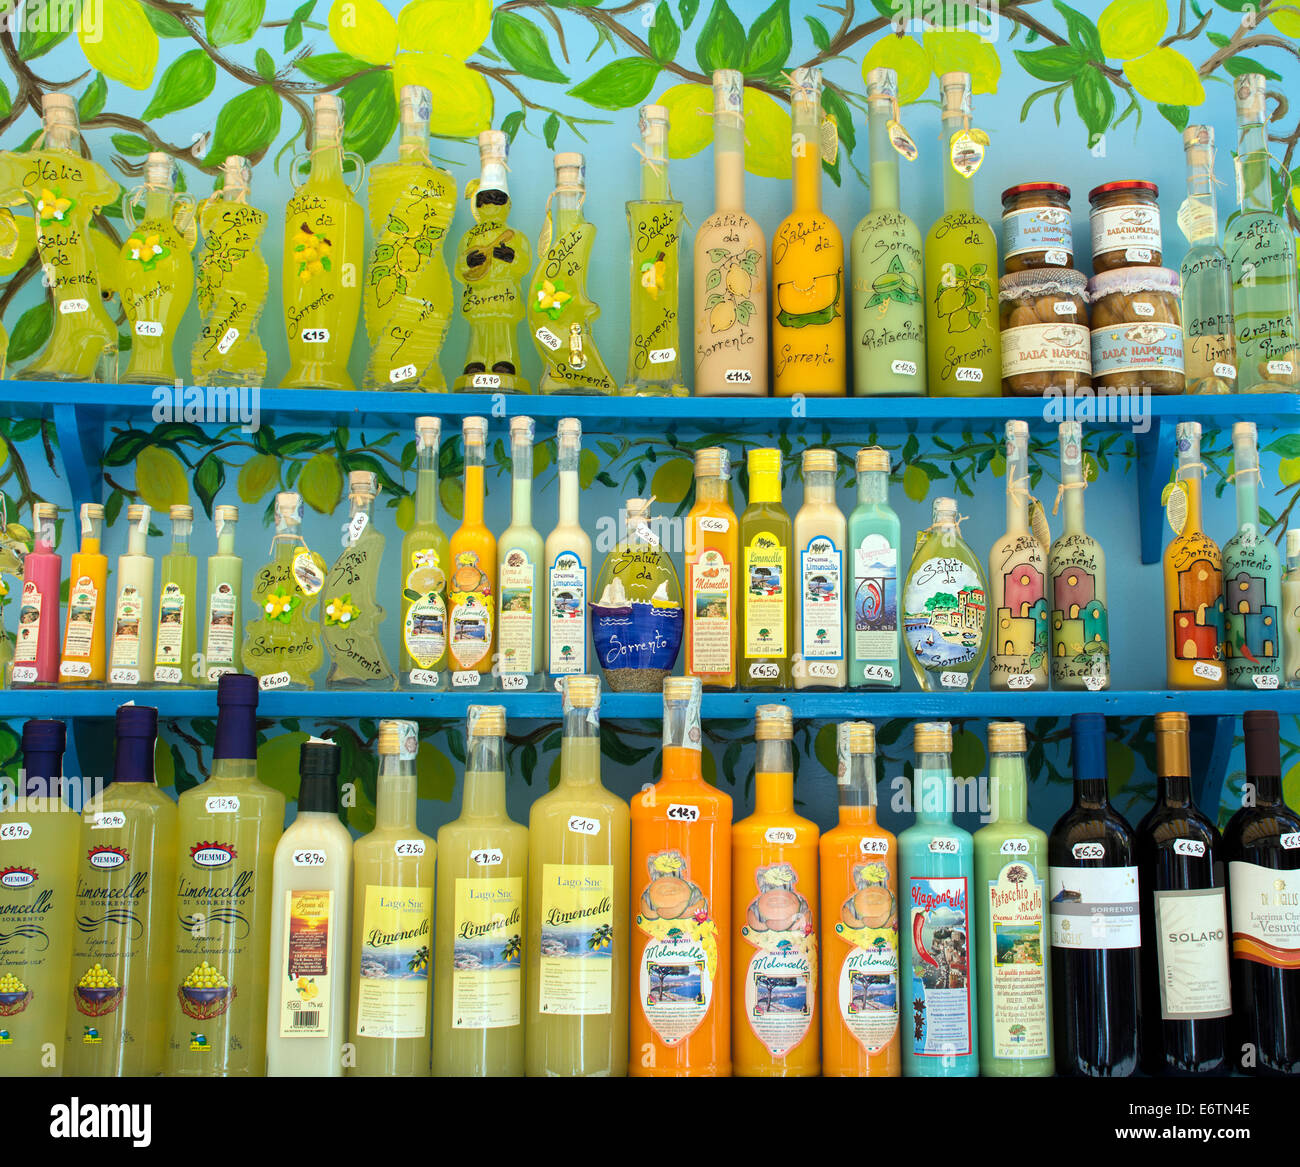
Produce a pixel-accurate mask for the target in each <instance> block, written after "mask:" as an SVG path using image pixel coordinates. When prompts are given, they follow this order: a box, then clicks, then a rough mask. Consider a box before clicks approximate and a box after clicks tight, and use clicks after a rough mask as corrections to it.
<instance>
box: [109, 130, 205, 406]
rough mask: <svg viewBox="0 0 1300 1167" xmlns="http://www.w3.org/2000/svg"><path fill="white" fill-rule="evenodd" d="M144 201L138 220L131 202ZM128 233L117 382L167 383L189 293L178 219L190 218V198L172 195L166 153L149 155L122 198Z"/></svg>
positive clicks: (190, 275)
mask: <svg viewBox="0 0 1300 1167" xmlns="http://www.w3.org/2000/svg"><path fill="white" fill-rule="evenodd" d="M137 204H143V207H142V210H141V213H140V215H139V217H138V218H137V212H136V206H137ZM122 218H123V219H124V220H125V223H126V230H127V237H126V242H125V243H123V244H122V251H121V254H120V256H119V257H118V276H119V279H120V281H121V287H120V289H119V295H120V297H121V300H122V310H123V312H125V313H126V325H127V329H128V330H129V332H130V335H131V350H130V353H131V355H130V358H129V360H128V361H127V366H126V371H125V372H124V373H123V374H122V380H123V381H124V382H126V383H127V384H135V385H171V384H174V383H175V382H176V380H177V375H176V360H175V354H174V352H173V349H174V347H175V343H176V330H177V328H179V327H180V323H181V318H182V317H183V316H184V315H185V310H186V309H187V308H188V307H189V306H190V300H191V299H192V298H193V296H194V260H193V259H192V258H191V257H190V250H191V247H192V246H193V244H192V243H191V241H190V238H189V237H187V236H186V235H183V234H182V232H181V230H180V229H179V228H178V227H177V224H178V223H184V222H186V221H188V222H189V223H191V224H192V223H193V220H194V200H193V199H192V198H190V196H189V195H184V194H177V193H176V163H175V162H174V161H173V160H172V157H171V155H170V154H150V155H149V156H148V157H147V158H146V159H145V163H144V185H143V186H138V187H136V188H135V190H133V191H130V192H128V193H127V194H124V195H123V196H122Z"/></svg>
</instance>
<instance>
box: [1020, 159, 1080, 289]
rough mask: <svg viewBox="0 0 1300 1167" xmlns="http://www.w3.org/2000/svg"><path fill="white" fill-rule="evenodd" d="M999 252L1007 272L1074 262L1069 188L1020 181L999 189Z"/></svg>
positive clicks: (1067, 264)
mask: <svg viewBox="0 0 1300 1167" xmlns="http://www.w3.org/2000/svg"><path fill="white" fill-rule="evenodd" d="M1002 254H1003V257H1004V262H1005V267H1006V271H1007V274H1008V275H1010V274H1012V273H1014V272H1020V271H1026V270H1028V269H1030V268H1040V267H1065V268H1069V267H1073V266H1074V228H1073V225H1072V224H1071V221H1070V188H1069V187H1068V186H1062V185H1061V184H1060V183H1059V182H1022V183H1020V184H1019V185H1018V186H1012V187H1008V188H1007V189H1006V190H1004V191H1003V192H1002Z"/></svg>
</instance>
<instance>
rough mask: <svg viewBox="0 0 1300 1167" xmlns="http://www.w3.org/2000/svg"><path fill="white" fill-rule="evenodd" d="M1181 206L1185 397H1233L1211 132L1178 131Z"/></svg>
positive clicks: (1232, 338)
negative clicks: (1183, 171)
mask: <svg viewBox="0 0 1300 1167" xmlns="http://www.w3.org/2000/svg"><path fill="white" fill-rule="evenodd" d="M1183 151H1184V153H1186V155H1187V201H1186V202H1185V203H1183V206H1182V210H1181V211H1180V212H1179V215H1178V222H1179V225H1180V226H1181V227H1182V229H1183V234H1184V235H1186V236H1187V243H1188V248H1187V254H1186V255H1184V256H1183V263H1182V279H1183V330H1184V331H1183V335H1184V341H1185V344H1186V352H1185V353H1184V357H1183V360H1184V364H1185V368H1186V372H1187V392H1188V393H1235V392H1236V391H1237V336H1236V331H1235V328H1234V326H1233V322H1232V269H1231V267H1230V266H1229V264H1228V257H1227V256H1226V255H1225V254H1224V253H1223V248H1222V247H1220V246H1219V209H1218V202H1217V199H1216V197H1215V193H1214V127H1213V126H1188V127H1187V129H1185V130H1184V131H1183Z"/></svg>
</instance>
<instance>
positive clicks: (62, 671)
mask: <svg viewBox="0 0 1300 1167" xmlns="http://www.w3.org/2000/svg"><path fill="white" fill-rule="evenodd" d="M59 676H61V677H88V676H90V661H88V660H65V661H64V662H63V663H62V664H61V665H59Z"/></svg>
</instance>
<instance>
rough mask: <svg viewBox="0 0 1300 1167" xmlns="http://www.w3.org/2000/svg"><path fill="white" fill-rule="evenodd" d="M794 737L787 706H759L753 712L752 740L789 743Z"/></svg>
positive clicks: (791, 718) (791, 717)
mask: <svg viewBox="0 0 1300 1167" xmlns="http://www.w3.org/2000/svg"><path fill="white" fill-rule="evenodd" d="M792 737H794V718H793V716H792V715H791V713H790V708H789V706H787V705H760V706H759V707H758V708H757V709H755V710H754V740H755V741H760V742H775V741H789V740H790V739H791V738H792Z"/></svg>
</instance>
